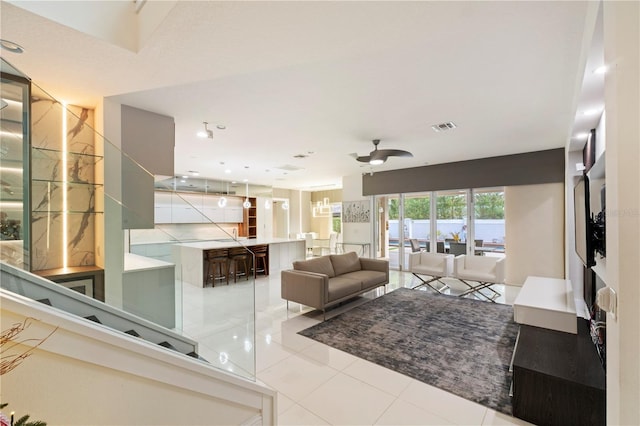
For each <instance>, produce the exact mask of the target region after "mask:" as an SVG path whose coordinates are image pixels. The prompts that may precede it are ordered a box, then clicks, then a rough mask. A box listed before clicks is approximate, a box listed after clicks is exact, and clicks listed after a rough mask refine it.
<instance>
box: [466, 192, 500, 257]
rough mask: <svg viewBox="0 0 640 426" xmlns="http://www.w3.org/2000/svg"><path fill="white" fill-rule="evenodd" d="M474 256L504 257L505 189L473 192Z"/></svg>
mask: <svg viewBox="0 0 640 426" xmlns="http://www.w3.org/2000/svg"><path fill="white" fill-rule="evenodd" d="M473 206H474V208H473V222H472V228H473V235H474V254H476V255H478V256H504V253H505V246H504V241H505V234H506V231H505V225H504V224H505V218H504V188H482V189H474V190H473Z"/></svg>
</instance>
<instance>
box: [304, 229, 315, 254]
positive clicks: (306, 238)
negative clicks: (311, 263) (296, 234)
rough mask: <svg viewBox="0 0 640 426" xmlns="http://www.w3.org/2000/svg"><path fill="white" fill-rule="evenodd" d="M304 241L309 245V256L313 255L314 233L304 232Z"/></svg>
mask: <svg viewBox="0 0 640 426" xmlns="http://www.w3.org/2000/svg"><path fill="white" fill-rule="evenodd" d="M304 241H305V246H306V247H307V256H309V255H313V235H311V233H306V234H304Z"/></svg>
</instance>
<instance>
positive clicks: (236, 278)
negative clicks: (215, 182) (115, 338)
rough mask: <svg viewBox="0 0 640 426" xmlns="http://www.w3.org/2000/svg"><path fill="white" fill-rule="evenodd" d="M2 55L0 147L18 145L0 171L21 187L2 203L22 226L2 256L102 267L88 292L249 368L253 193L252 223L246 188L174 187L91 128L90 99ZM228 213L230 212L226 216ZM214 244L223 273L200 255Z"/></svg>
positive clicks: (18, 262) (232, 365)
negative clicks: (74, 102) (82, 103)
mask: <svg viewBox="0 0 640 426" xmlns="http://www.w3.org/2000/svg"><path fill="white" fill-rule="evenodd" d="M2 63H3V64H2V65H3V67H2V71H3V89H2V98H3V100H4V99H5V98H6V99H7V100H8V101H11V102H8V104H9V105H10V106H11V105H12V108H10V109H8V110H7V111H5V109H6V108H3V110H2V111H3V113H2V135H1V136H2V145H1V146H2V150H3V153H4V151H5V150H6V149H9V148H13V147H16V148H15V149H18V148H19V149H20V150H21V151H20V153H21V154H20V155H15V156H14V157H8V156H7V155H2V156H0V159H1V160H2V163H1V167H2V169H0V170H1V171H2V177H3V182H4V180H5V177H6V176H8V173H14V174H16V176H19V178H16V179H18V181H17V182H16V185H17V184H18V183H20V185H19V186H20V193H19V194H18V193H16V192H15V191H14V194H12V198H11V199H9V198H8V197H7V196H6V195H5V196H2V198H0V203H2V204H0V206H1V207H2V210H1V212H2V215H3V216H2V217H3V220H4V219H5V216H6V220H4V222H3V223H5V224H8V221H9V220H10V218H9V213H11V214H12V215H13V216H16V217H18V216H19V218H18V219H11V220H17V221H19V222H20V224H21V225H24V224H28V226H23V229H22V230H21V232H20V234H19V235H15V237H16V238H15V239H13V240H11V241H9V240H7V241H5V240H3V241H1V242H0V243H1V244H2V257H1V260H2V261H4V262H7V263H11V264H12V265H14V266H17V267H20V268H22V269H25V270H27V271H31V272H34V273H36V274H38V275H41V276H44V277H48V276H54V275H55V277H57V278H58V279H59V277H60V276H61V275H64V274H70V273H73V274H76V275H77V274H78V273H80V272H81V271H83V270H92V272H93V273H95V270H96V269H100V270H102V269H103V270H104V281H103V282H104V285H103V288H98V289H97V291H94V292H93V296H94V297H96V296H97V295H98V296H99V295H102V296H103V297H102V299H101V300H103V301H104V302H105V303H107V304H109V305H111V306H112V307H115V308H119V309H123V310H124V311H126V312H129V313H132V314H134V315H137V316H140V317H142V318H145V319H147V320H150V321H153V322H155V323H157V324H159V325H162V326H164V327H167V328H170V329H173V330H175V331H178V332H179V333H183V334H184V335H185V336H187V337H189V338H192V339H195V340H196V341H198V343H199V351H198V352H199V355H200V356H201V357H202V358H204V359H205V360H207V361H208V362H210V363H211V364H212V365H214V366H216V367H218V368H220V369H223V370H225V371H229V372H231V373H233V374H236V375H239V376H242V377H245V378H249V379H252V380H254V379H255V279H254V272H253V267H254V265H255V256H254V253H253V251H252V250H251V246H247V243H248V242H249V241H248V240H244V239H242V238H238V233H240V235H247V232H249V230H248V229H247V228H249V227H250V226H254V227H255V226H256V224H255V198H253V202H254V204H253V206H252V207H253V209H254V213H253V214H254V216H253V225H251V213H248V211H249V210H248V209H245V208H244V207H242V205H241V204H242V201H243V200H244V197H235V198H233V202H229V200H231V198H232V197H228V198H229V200H227V203H228V204H226V205H224V206H222V207H221V205H222V204H223V203H220V204H218V202H217V201H216V203H215V204H214V205H211V203H210V202H211V201H212V200H211V199H207V200H206V202H205V201H204V199H203V198H202V197H203V196H204V195H192V194H187V193H183V192H178V191H176V190H175V189H176V184H175V181H174V182H171V180H157V179H155V178H154V176H153V175H152V174H151V173H149V172H148V171H147V170H146V169H145V168H144V167H142V166H141V165H140V164H139V163H138V162H136V161H135V160H134V159H133V158H131V157H130V156H128V155H127V154H126V153H124V152H122V151H121V149H120V148H118V147H117V146H115V145H114V144H112V143H111V142H110V141H108V140H107V139H106V138H105V137H103V136H102V135H101V134H99V133H98V132H97V131H95V130H94V129H93V124H92V123H93V120H94V117H93V114H94V112H93V111H91V110H88V109H85V108H81V107H75V106H70V105H64V104H62V103H61V102H58V101H56V100H55V99H54V98H53V97H51V96H50V95H48V94H47V93H46V92H45V91H44V90H43V89H41V88H40V87H39V86H37V85H36V84H34V83H33V82H30V84H28V83H29V81H28V80H27V79H25V78H24V76H22V77H21V79H18V81H19V82H20V83H21V84H22V85H23V86H19V85H17V86H16V87H12V86H10V85H7V84H4V83H5V77H6V78H7V80H6V81H9V82H12V81H13V80H12V78H13V77H11V76H10V73H11V72H12V70H11V68H12V67H11V66H10V64H8V63H6V62H5V61H4V59H3V60H2ZM25 85H26V86H28V87H29V88H30V91H31V92H30V93H28V90H27V89H25V88H24V86H25ZM19 96H22V98H21V100H20V101H17V100H14V99H15V98H17V97H19ZM29 99H30V102H27V100H29ZM12 102H16V103H15V104H13V103H12ZM3 106H4V103H3ZM16 111H18V113H17V116H15V114H16ZM20 111H22V112H20ZM28 112H30V116H29V114H28ZM12 114H13V115H12ZM16 118H17V119H19V120H22V121H20V122H19V123H16V120H15V119H16ZM27 123H30V125H28V124H27ZM29 130H30V133H29ZM18 136H19V137H18ZM18 142H19V143H18ZM29 142H30V143H29ZM11 152H12V153H13V152H14V151H11ZM7 158H10V159H11V164H9V163H8V160H7ZM16 179H14V180H16ZM12 182H13V181H12ZM3 184H4V183H3ZM4 189H5V188H4V187H3V191H2V192H3V193H4ZM155 191H158V193H159V192H162V193H163V194H164V195H165V196H168V197H169V199H170V207H171V212H170V213H169V214H175V213H174V211H173V210H175V211H176V212H179V213H178V217H179V218H177V219H176V220H159V221H160V222H164V223H162V224H157V225H156V224H155V222H156V220H154V216H157V215H158V214H162V213H163V212H162V211H159V209H161V208H162V206H163V205H162V203H159V204H156V203H154V192H155ZM205 195H212V194H205ZM242 195H246V194H242ZM14 198H15V199H14ZM149 200H151V204H149ZM238 200H239V201H238ZM238 202H239V203H240V206H239V207H238V206H236V205H235V204H238ZM9 203H14V204H9ZM154 205H155V207H154ZM9 207H12V208H13V210H11V209H10V208H9ZM227 207H228V208H227ZM5 214H6V215H5ZM220 215H222V216H220ZM239 219H241V220H239ZM232 220H233V221H235V220H238V222H230V223H235V225H227V224H226V223H227V221H232ZM239 228H241V229H239ZM8 232H9V231H8V230H7V233H8ZM217 248H223V249H226V250H227V261H226V263H225V265H227V266H226V267H227V268H228V269H227V270H230V271H232V274H233V275H232V276H230V279H229V285H227V284H226V277H225V278H224V279H220V278H219V277H218V276H217V275H221V274H220V273H218V274H211V275H216V276H214V277H209V275H210V274H209V270H210V268H209V263H210V262H208V261H207V260H206V257H207V256H208V255H210V254H211V253H210V251H211V250H213V249H217ZM231 252H233V254H231ZM245 261H246V263H244V262H245ZM205 268H206V269H205ZM52 271H54V272H55V274H54V272H52ZM227 275H231V274H229V273H227ZM74 276H75V275H74ZM52 280H53V281H55V279H52ZM97 281H98V283H97V284H96V282H95V280H94V284H93V285H94V290H95V286H96V285H98V286H99V285H100V283H99V281H100V280H99V279H98V280H97ZM98 298H99V297H98Z"/></svg>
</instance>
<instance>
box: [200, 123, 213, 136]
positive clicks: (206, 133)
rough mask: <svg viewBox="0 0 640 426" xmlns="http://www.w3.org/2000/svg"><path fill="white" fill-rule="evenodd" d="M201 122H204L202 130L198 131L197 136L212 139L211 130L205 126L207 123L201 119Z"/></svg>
mask: <svg viewBox="0 0 640 426" xmlns="http://www.w3.org/2000/svg"><path fill="white" fill-rule="evenodd" d="M202 124H204V130H203V131H200V132H198V137H199V138H209V139H213V130H210V129H209V128H208V127H207V124H209V123H207V122H206V121H203V122H202Z"/></svg>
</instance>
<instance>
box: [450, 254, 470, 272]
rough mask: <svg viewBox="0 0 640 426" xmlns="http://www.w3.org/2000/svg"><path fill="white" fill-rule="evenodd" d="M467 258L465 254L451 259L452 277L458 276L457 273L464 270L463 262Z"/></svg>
mask: <svg viewBox="0 0 640 426" xmlns="http://www.w3.org/2000/svg"><path fill="white" fill-rule="evenodd" d="M466 258H467V255H466V254H461V255H460V256H456V257H455V258H454V259H453V276H454V277H457V276H458V271H462V270H464V260H465V259H466Z"/></svg>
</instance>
